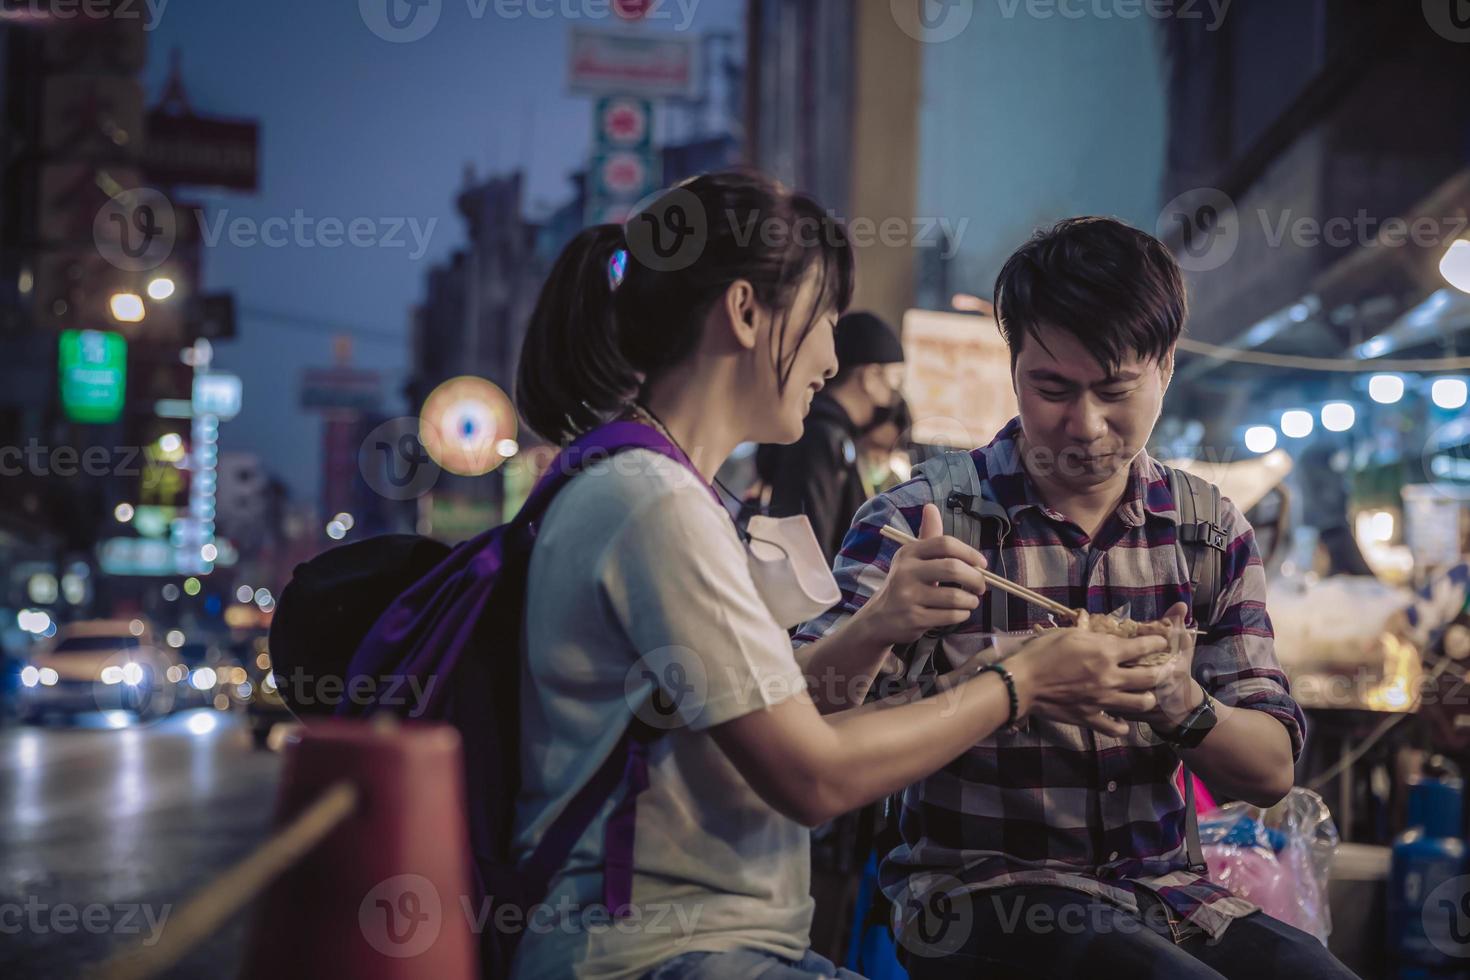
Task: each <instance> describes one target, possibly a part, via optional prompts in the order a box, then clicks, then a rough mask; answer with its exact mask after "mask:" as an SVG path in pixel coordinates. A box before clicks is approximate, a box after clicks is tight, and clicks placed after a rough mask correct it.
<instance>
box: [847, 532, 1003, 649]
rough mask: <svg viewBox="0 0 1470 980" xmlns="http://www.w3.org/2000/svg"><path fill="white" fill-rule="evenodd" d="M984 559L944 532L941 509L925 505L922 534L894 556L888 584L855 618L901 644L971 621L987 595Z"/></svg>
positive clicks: (885, 639) (874, 632)
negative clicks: (937, 630)
mask: <svg viewBox="0 0 1470 980" xmlns="http://www.w3.org/2000/svg"><path fill="white" fill-rule="evenodd" d="M984 569H985V557H984V556H983V555H981V554H980V552H978V551H976V550H975V549H974V548H971V547H970V546H969V545H967V544H964V543H963V542H961V541H960V540H958V539H957V538H952V537H948V536H946V535H945V534H944V525H943V520H942V518H941V517H940V515H939V508H938V507H936V506H934V505H933V504H925V505H924V513H923V517H922V518H921V520H920V523H919V536H918V538H917V539H911V540H909V541H908V542H906V543H904V544H903V545H902V547H900V548H899V549H898V551H897V553H895V554H894V556H893V560H892V561H891V562H890V564H889V567H888V575H887V577H886V578H885V579H884V580H883V585H882V587H881V588H879V590H878V591H877V592H876V593H875V594H874V595H873V597H872V598H871V599H869V600H868V601H867V603H866V604H865V605H864V606H863V607H862V608H861V609H859V610H858V611H857V613H855V614H854V616H853V619H854V620H855V621H856V620H859V619H861V620H864V621H865V626H866V628H867V629H869V630H870V631H871V633H872V635H873V636H875V637H877V638H879V639H880V640H881V641H882V642H883V643H886V644H890V645H893V646H899V645H902V644H905V643H912V642H913V641H914V640H917V639H918V638H919V637H921V636H923V635H924V634H925V633H927V632H928V631H929V630H932V629H938V628H942V627H948V626H957V625H959V624H960V623H963V622H964V621H965V620H967V619H969V618H970V614H971V613H973V612H974V611H975V610H976V609H977V608H979V606H980V597H981V596H983V595H984V594H985V588H986V586H985V575H984Z"/></svg>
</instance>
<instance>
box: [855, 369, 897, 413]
mask: <svg viewBox="0 0 1470 980" xmlns="http://www.w3.org/2000/svg"><path fill="white" fill-rule="evenodd" d="M903 376H904V367H903V362H902V361H899V362H897V363H894V364H869V365H867V366H865V367H864V368H863V369H862V382H863V391H864V392H865V393H866V394H867V396H868V399H869V400H870V401H871V402H872V403H873V405H874V406H875V407H877V408H892V407H893V405H894V403H895V402H897V401H898V399H899V396H900V395H902V394H903Z"/></svg>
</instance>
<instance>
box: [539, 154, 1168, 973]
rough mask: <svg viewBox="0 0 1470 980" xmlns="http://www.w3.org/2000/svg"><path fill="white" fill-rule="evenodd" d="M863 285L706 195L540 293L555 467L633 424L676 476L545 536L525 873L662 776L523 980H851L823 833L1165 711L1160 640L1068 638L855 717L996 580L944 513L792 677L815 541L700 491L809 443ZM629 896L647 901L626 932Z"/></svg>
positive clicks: (645, 472)
mask: <svg viewBox="0 0 1470 980" xmlns="http://www.w3.org/2000/svg"><path fill="white" fill-rule="evenodd" d="M630 235H631V240H630ZM691 235H692V236H693V238H690V237H689V236H691ZM853 265H854V262H853V252H852V249H851V247H850V245H849V243H848V240H847V238H846V236H845V234H844V233H843V231H842V229H841V227H840V226H839V225H837V224H836V223H835V222H834V221H833V220H832V219H831V218H830V217H829V216H828V215H827V214H826V213H825V212H824V211H823V210H822V208H821V207H820V206H819V205H818V204H817V203H816V202H815V201H813V200H811V199H810V198H808V197H805V196H802V195H800V194H795V193H792V192H791V191H789V190H787V189H785V188H783V187H781V186H780V185H778V184H776V183H775V182H773V181H770V180H768V179H765V178H762V177H759V176H750V175H741V174H718V175H707V176H702V177H698V178H696V179H694V180H692V181H689V182H686V183H685V184H682V185H680V186H679V187H677V188H675V189H673V190H671V191H669V192H668V193H667V194H665V195H663V196H662V197H661V198H659V199H658V200H656V201H655V202H654V203H653V204H652V205H650V207H649V208H647V209H645V210H644V211H642V212H640V213H639V214H637V215H635V216H634V217H633V218H632V219H631V220H630V222H629V224H628V226H627V231H625V229H624V227H623V226H618V225H599V226H597V227H594V228H589V229H587V230H585V231H583V232H582V233H581V234H580V235H578V236H577V238H576V239H574V240H573V241H572V242H571V243H570V244H569V245H568V246H567V247H566V249H565V250H564V251H563V252H562V254H561V256H560V258H559V259H558V260H557V262H556V264H555V267H554V268H553V269H552V271H551V274H550V276H549V278H548V279H547V282H546V284H545V286H544V288H543V290H542V292H541V296H540V299H539V301H538V303H537V306H536V309H535V312H534V314H533V316H532V319H531V323H530V326H529V329H528V332H527V334H526V338H525V344H524V347H523V349H522V352H521V360H520V366H519V371H518V377H517V391H516V399H517V403H518V406H519V409H520V412H521V414H522V416H523V417H524V418H525V420H526V422H527V424H528V425H530V426H531V428H533V429H535V430H536V431H537V432H538V433H539V434H541V435H542V436H543V437H545V438H546V439H548V440H550V441H552V442H555V443H558V444H565V443H567V442H569V441H571V440H573V439H575V438H578V437H580V436H582V435H583V434H584V433H587V432H588V431H589V430H594V431H595V430H596V429H597V428H598V427H600V426H604V425H608V424H610V423H611V424H625V423H626V422H628V421H633V422H637V423H640V424H642V425H645V426H648V427H649V428H650V429H652V430H655V431H656V432H657V433H658V434H659V436H660V437H661V438H663V439H666V440H667V441H668V443H670V444H672V446H673V447H676V449H677V453H675V454H673V455H670V454H664V453H658V452H651V451H647V450H642V449H635V450H630V451H626V452H623V453H621V454H620V455H618V456H616V457H615V458H613V459H612V460H610V461H607V462H606V463H605V464H600V465H595V466H589V467H588V468H587V469H586V470H585V471H584V472H581V473H579V474H578V475H576V476H574V477H572V478H571V480H570V482H568V483H567V484H566V486H565V488H564V489H562V490H561V491H560V492H559V493H558V495H557V496H556V498H555V499H554V501H553V502H552V503H551V506H550V508H549V509H548V510H547V512H546V513H545V516H544V518H543V519H542V521H541V522H540V524H539V526H538V527H537V528H536V530H535V535H536V537H535V542H536V543H535V547H534V549H533V551H532V554H531V561H530V570H529V575H528V578H527V582H526V604H525V617H524V624H525V626H524V631H523V637H522V653H523V657H524V660H523V661H522V668H521V681H520V683H521V721H520V725H521V774H522V775H521V787H520V791H519V795H518V797H517V801H516V829H515V850H516V852H517V853H519V854H520V855H522V857H523V858H524V857H525V856H526V855H530V854H532V853H533V852H534V851H535V850H536V848H537V845H538V842H540V841H541V839H542V837H543V836H544V835H545V834H546V833H547V830H548V827H550V826H552V825H553V824H554V823H555V822H556V818H557V816H558V814H560V813H561V812H562V811H563V810H566V809H567V808H568V805H569V803H570V802H571V801H573V799H574V798H575V797H577V795H578V793H579V791H580V790H582V789H583V787H584V786H586V785H588V784H589V783H590V782H591V781H592V780H593V779H594V777H595V775H596V774H597V773H598V772H599V770H600V769H601V768H605V767H604V766H603V763H604V761H605V760H606V759H608V758H609V757H610V755H611V754H612V753H613V751H614V749H615V747H618V746H620V745H621V744H622V743H621V742H620V739H621V738H624V737H625V733H626V732H628V731H630V730H632V729H633V728H636V729H638V730H639V731H641V732H642V733H643V735H644V736H645V738H644V740H643V741H642V742H641V743H640V744H644V745H646V752H647V759H646V770H638V771H639V773H640V775H639V776H637V777H636V778H634V779H632V780H628V779H625V780H624V781H623V784H622V785H620V786H618V787H617V789H616V790H615V791H614V792H612V794H611V796H610V797H609V798H608V799H607V800H606V802H605V804H603V805H602V809H601V810H600V811H599V812H598V816H597V818H596V819H595V820H594V821H593V823H592V825H591V826H589V827H588V828H587V829H586V831H585V833H582V834H581V836H580V838H579V839H578V840H577V842H576V844H575V846H574V847H572V848H571V852H570V854H569V856H568V857H567V858H566V860H565V861H564V862H563V863H562V864H561V866H560V867H559V868H557V869H555V873H554V874H553V875H552V878H551V885H550V892H549V894H548V896H547V898H546V899H545V902H544V903H543V905H544V908H543V909H540V910H538V911H539V912H540V914H539V915H536V914H533V915H531V916H530V917H529V918H528V919H527V922H526V927H525V934H524V936H523V938H522V939H521V940H520V945H519V949H518V952H517V956H516V961H515V974H516V975H517V976H518V977H548V978H563V977H570V976H578V977H609V978H612V977H627V978H636V977H650V978H657V980H676V978H724V977H737V976H740V977H753V976H757V975H759V976H761V977H764V978H797V977H809V976H827V977H831V976H852V975H853V974H851V973H850V972H848V971H846V970H838V969H837V968H835V967H834V966H833V965H832V964H831V963H830V962H828V961H827V960H826V959H824V958H822V957H820V956H817V955H816V954H814V953H812V952H811V950H810V949H809V938H808V936H809V930H810V926H811V914H812V902H811V898H810V897H809V849H808V840H809V828H811V827H813V826H816V825H818V824H821V823H823V822H825V821H827V820H829V819H831V818H833V817H835V816H837V815H840V814H843V813H846V812H848V811H851V810H853V809H856V808H858V807H861V806H863V805H865V804H867V803H870V802H873V801H875V800H878V799H881V798H883V797H884V796H886V795H888V794H890V793H894V792H896V791H898V790H900V789H902V788H903V787H905V786H907V785H909V784H911V783H913V782H915V781H917V780H919V779H920V778H922V777H924V776H926V775H928V774H929V773H932V772H934V771H935V770H938V769H939V768H941V767H942V766H944V765H945V764H946V763H948V762H950V761H951V760H953V759H954V758H956V757H957V756H959V755H960V754H961V753H962V752H963V751H964V750H965V749H966V748H968V747H969V746H971V745H973V744H974V743H975V742H976V741H978V740H979V739H981V738H983V737H985V736H987V735H989V734H990V733H991V732H993V731H995V730H996V729H998V728H1000V727H1001V726H1003V725H1006V724H1008V723H1010V724H1015V723H1016V722H1018V721H1019V720H1021V719H1023V718H1025V717H1026V716H1027V715H1028V714H1038V715H1048V716H1051V717H1057V718H1064V719H1067V720H1071V721H1076V722H1079V723H1086V724H1093V725H1096V726H1099V727H1106V726H1109V725H1116V724H1117V722H1116V721H1113V720H1112V719H1107V718H1106V716H1104V715H1102V714H1100V712H1101V711H1103V710H1118V711H1127V712H1141V711H1146V710H1148V709H1149V708H1151V707H1152V703H1153V695H1152V694H1151V693H1148V692H1149V689H1150V688H1151V687H1152V686H1153V685H1154V684H1155V683H1157V681H1158V679H1159V678H1158V676H1157V670H1156V669H1153V668H1132V669H1120V665H1121V664H1122V663H1125V662H1127V661H1129V660H1132V659H1135V658H1137V657H1140V656H1142V655H1145V654H1147V653H1150V652H1154V651H1156V650H1158V649H1161V648H1162V645H1163V642H1164V641H1163V640H1161V639H1158V638H1151V639H1142V640H1119V639H1117V638H1114V637H1108V636H1100V635H1095V634H1086V633H1080V632H1079V631H1076V630H1070V629H1063V630H1055V631H1052V632H1051V634H1050V635H1048V636H1046V637H1044V638H1041V639H1037V640H1034V641H1032V642H1030V643H1028V644H1027V645H1026V646H1025V647H1024V648H1023V649H1022V650H1021V652H1019V653H1018V654H1016V655H1015V656H1013V657H1011V658H1010V659H1008V660H1007V661H1006V663H1005V666H1004V667H1003V668H999V669H997V668H981V669H977V668H975V667H973V666H971V665H968V664H967V665H960V666H959V667H958V668H957V669H955V670H953V671H951V672H950V673H949V674H947V675H946V676H945V677H944V678H942V679H941V682H940V693H939V694H937V695H936V696H932V697H928V698H918V697H913V696H910V697H900V696H896V697H894V698H891V699H888V700H884V701H876V702H873V703H870V704H867V705H864V704H863V701H864V698H865V696H866V693H867V691H868V688H869V686H870V684H871V681H872V678H873V677H874V676H875V675H876V674H878V672H879V669H880V667H881V666H882V665H883V664H884V663H885V661H888V660H890V658H891V657H892V651H893V650H894V649H895V648H896V647H899V648H901V647H903V646H905V645H907V644H910V643H911V642H912V641H914V640H916V639H917V638H919V637H920V636H921V635H923V634H924V633H925V632H927V631H929V630H934V629H943V628H947V627H951V626H955V625H957V624H959V623H962V622H964V621H965V620H966V619H967V618H968V617H969V616H970V614H971V612H972V611H973V610H975V609H976V608H977V606H978V604H979V602H980V598H979V597H980V595H981V594H982V593H983V592H984V589H985V586H984V580H983V578H982V576H981V574H980V567H982V566H983V564H984V559H983V558H981V556H980V555H979V553H978V552H976V551H974V550H973V549H971V548H969V547H967V546H965V545H963V544H961V543H960V542H959V541H957V540H955V539H953V538H947V537H944V536H943V535H942V534H941V533H940V520H939V513H938V511H937V510H935V509H934V508H933V507H932V506H931V507H929V508H927V510H926V512H925V513H924V514H923V515H922V517H921V519H920V520H919V525H920V527H919V540H918V541H916V542H914V543H912V544H909V545H906V546H904V547H903V548H901V549H900V550H899V551H898V553H897V555H896V557H895V558H894V560H893V563H892V566H891V568H890V570H889V574H888V576H887V578H886V580H885V582H884V584H883V586H882V588H881V589H880V590H879V591H878V592H877V593H876V594H875V595H874V596H873V598H872V599H871V600H870V601H869V602H868V603H867V604H866V605H865V606H864V607H863V608H862V609H861V610H860V611H859V612H858V613H857V614H856V615H854V616H853V617H852V619H851V620H850V622H849V623H848V624H847V625H846V626H844V627H843V628H842V629H840V630H838V631H836V632H835V633H833V634H832V635H830V636H828V637H826V638H825V639H823V640H821V641H819V642H816V643H813V644H811V645H809V646H805V647H803V648H802V649H801V650H799V651H795V652H793V650H792V646H791V642H790V640H789V638H788V634H787V629H788V628H790V627H792V626H795V625H797V623H799V622H801V621H802V620H804V619H807V618H810V617H811V616H813V615H815V614H816V613H817V612H820V611H822V609H824V608H825V607H826V606H829V605H832V604H835V602H836V595H835V591H836V590H835V583H834V582H833V581H832V580H831V578H830V573H829V572H826V571H825V569H822V568H818V569H817V572H818V573H819V574H820V575H825V576H826V580H825V581H820V580H819V579H818V578H817V577H814V575H813V570H812V568H811V566H810V563H804V562H803V561H802V560H801V559H802V557H803V556H804V555H807V554H809V549H810V550H815V549H816V543H815V539H813V538H811V535H810V531H809V530H808V531H807V532H806V537H807V539H809V540H806V541H803V540H801V538H800V535H799V534H798V535H793V534H792V533H791V527H790V526H781V527H776V526H775V525H774V524H773V523H768V524H765V525H762V526H761V527H759V528H758V527H757V526H756V525H755V524H752V525H751V527H750V528H748V529H746V530H742V529H740V528H737V527H736V525H735V523H734V522H733V521H732V520H731V519H730V517H729V513H728V511H726V510H725V509H724V508H722V507H721V506H720V504H719V502H718V498H717V496H716V493H715V491H714V488H713V487H712V486H711V484H712V483H713V482H714V476H715V472H716V471H717V470H718V469H719V467H720V464H721V463H723V462H724V460H725V458H726V457H727V456H728V455H729V454H730V452H731V451H732V450H734V448H735V447H736V446H737V445H739V444H741V443H745V442H753V443H763V442H767V443H769V442H784V443H789V442H794V441H795V440H796V439H798V438H799V437H800V435H801V431H802V422H803V419H804V417H805V415H806V412H807V410H808V408H809V407H810V404H811V399H812V396H813V395H814V394H816V392H817V391H819V390H820V389H821V387H822V385H823V383H824V382H825V380H826V379H827V378H829V377H830V376H831V375H832V374H833V373H834V372H835V371H836V369H837V361H836V357H835V355H834V348H833V328H834V324H835V321H836V319H837V317H838V315H839V314H840V313H841V312H842V311H843V310H844V309H845V308H846V306H847V304H848V301H849V299H850V297H851V295H852V289H853V275H854V268H853ZM615 420H618V421H615ZM640 431H641V430H640ZM915 516H916V517H917V516H918V515H915ZM796 520H798V521H799V520H800V519H799V518H798V519H796ZM829 590H830V591H829ZM630 726H631V727H630ZM630 771H631V770H630ZM635 820H636V831H635V832H632V833H631V840H630V841H629V846H628V847H627V848H626V853H617V854H615V853H613V852H612V845H611V844H610V843H609V842H611V841H615V840H618V839H620V838H619V837H618V831H619V828H622V829H623V830H625V831H628V830H630V829H631V828H633V827H634V826H635ZM618 875H628V876H630V878H631V895H630V896H628V900H627V901H626V902H617V903H613V904H615V905H616V906H617V907H615V908H612V909H609V908H607V907H606V904H604V898H605V896H606V894H607V889H605V888H604V885H605V884H606V882H607V881H608V880H610V879H611V878H613V877H614V876H618Z"/></svg>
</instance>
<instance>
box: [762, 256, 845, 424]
mask: <svg viewBox="0 0 1470 980" xmlns="http://www.w3.org/2000/svg"><path fill="white" fill-rule="evenodd" d="M818 278H819V277H818V275H817V271H816V269H815V267H814V268H813V269H811V270H809V271H808V273H807V275H806V277H805V278H803V280H802V283H801V287H800V288H799V289H798V290H797V293H796V297H795V301H794V302H793V303H792V305H791V309H790V310H789V311H788V313H787V319H786V355H785V356H786V360H788V361H789V362H790V365H791V373H790V374H789V375H788V376H787V379H786V386H785V388H784V389H782V388H781V387H780V383H779V382H780V371H781V366H780V365H779V364H778V363H777V359H778V348H779V342H778V337H777V336H776V335H777V333H779V331H780V329H781V320H780V317H779V315H776V316H772V315H766V317H765V319H766V325H765V330H764V335H765V336H764V343H763V344H760V345H757V351H761V350H762V349H764V351H765V352H766V353H765V354H758V355H757V356H758V357H759V358H760V361H761V363H764V364H766V365H768V369H767V370H765V371H763V372H761V375H762V376H761V380H760V382H759V383H758V384H757V385H756V386H755V387H756V388H757V390H758V395H757V397H758V401H757V402H756V403H755V404H753V405H751V406H749V410H750V412H751V415H750V418H751V420H752V422H755V423H757V425H758V428H759V431H758V432H756V433H753V435H752V439H753V441H756V442H775V443H791V442H795V441H796V440H798V439H800V438H801V433H802V429H803V427H804V425H805V423H806V415H807V412H809V411H811V407H812V398H813V397H815V396H816V394H817V392H818V391H821V390H822V386H823V385H824V384H826V383H827V379H828V378H830V377H832V375H834V374H836V373H837V348H836V342H835V339H834V336H833V331H834V330H835V329H836V326H837V311H836V310H835V309H833V308H830V307H829V308H828V309H825V310H822V311H820V312H818V313H817V315H816V318H815V320H814V321H813V322H812V327H811V330H810V332H809V333H807V335H806V338H805V340H802V339H801V338H800V333H801V330H802V328H803V327H805V326H806V324H807V321H808V320H811V319H812V308H813V306H815V305H816V303H817V302H818V301H819V300H820V298H821V297H820V295H819V293H818ZM798 343H800V347H797V349H796V354H795V357H794V358H793V356H792V354H791V349H792V348H793V347H796V345H797V344H798Z"/></svg>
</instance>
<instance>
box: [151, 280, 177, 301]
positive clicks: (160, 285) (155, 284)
mask: <svg viewBox="0 0 1470 980" xmlns="http://www.w3.org/2000/svg"><path fill="white" fill-rule="evenodd" d="M173 294H174V281H173V280H172V279H170V278H169V277H168V276H159V277H158V278H157V279H154V280H153V281H151V282H149V283H148V298H149V299H158V300H164V299H168V298H169V297H170V296H172V295H173Z"/></svg>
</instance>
